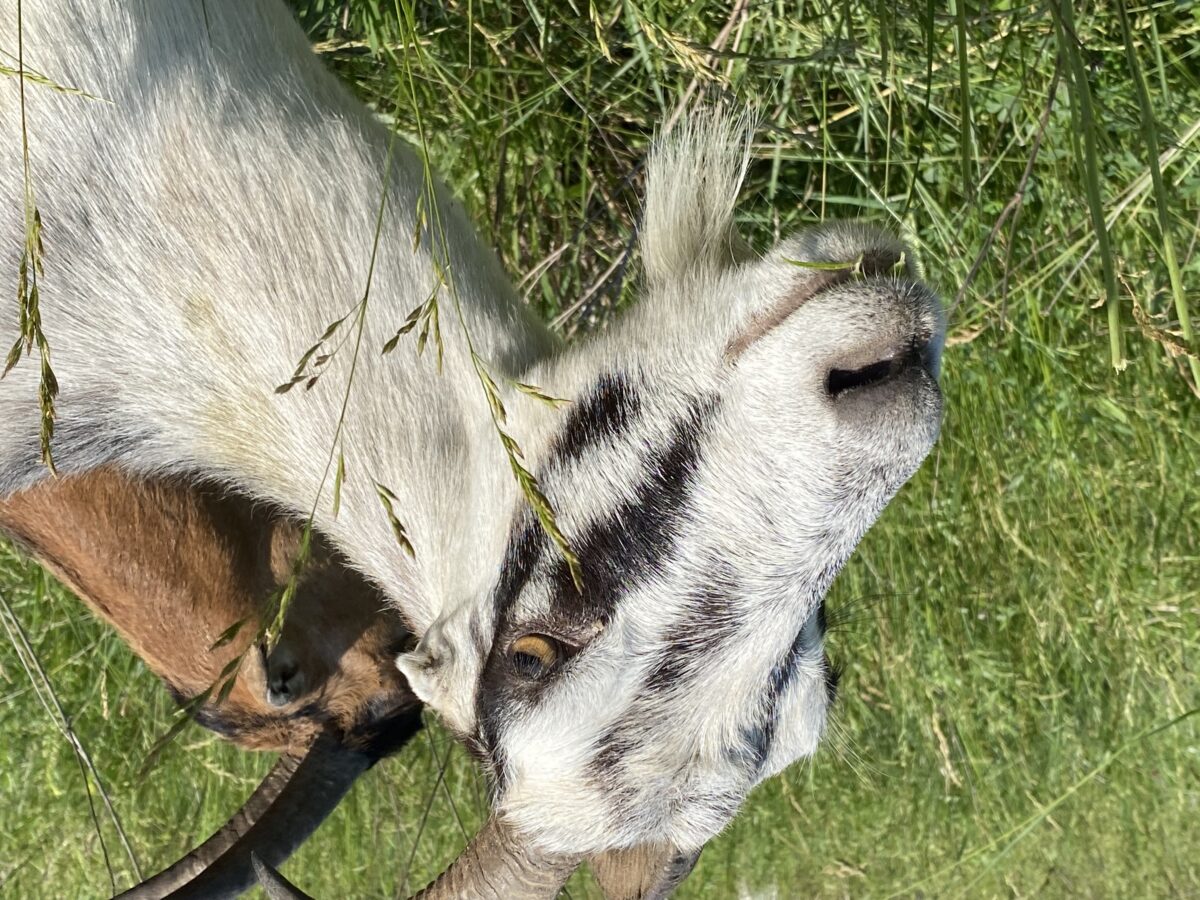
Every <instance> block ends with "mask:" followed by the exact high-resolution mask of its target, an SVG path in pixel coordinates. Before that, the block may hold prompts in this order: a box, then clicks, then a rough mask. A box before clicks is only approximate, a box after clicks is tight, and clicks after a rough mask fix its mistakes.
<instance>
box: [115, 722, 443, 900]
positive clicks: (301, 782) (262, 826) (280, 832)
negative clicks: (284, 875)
mask: <svg viewBox="0 0 1200 900" xmlns="http://www.w3.org/2000/svg"><path fill="white" fill-rule="evenodd" d="M419 727H420V717H419V714H417V715H414V716H413V720H412V729H411V731H412V732H413V733H415V732H416V731H417V729H418V728H419ZM378 758H379V757H378V755H376V754H372V753H367V752H362V751H359V750H352V749H350V748H348V747H346V746H344V745H343V744H341V743H340V742H339V741H338V740H337V739H335V738H334V737H332V736H331V735H325V734H323V735H321V736H319V737H318V738H317V739H316V740H315V741H314V742H313V744H312V746H311V747H310V748H309V750H308V752H307V753H305V755H304V756H303V757H301V758H298V757H294V756H284V757H282V758H280V760H279V762H277V763H276V764H275V766H274V768H272V769H271V771H270V772H269V773H268V774H267V776H266V778H264V779H263V781H262V783H261V784H260V785H259V786H258V788H257V789H255V791H254V793H253V794H252V795H251V796H250V798H249V799H248V800H247V801H246V802H245V804H243V806H242V808H241V809H239V810H238V811H237V812H236V813H235V814H234V815H233V817H232V818H231V819H230V820H229V821H228V822H227V823H226V824H225V825H224V826H222V827H221V828H220V829H219V830H218V831H217V832H216V833H215V834H213V836H212V837H210V838H209V839H208V840H207V841H205V842H204V843H203V844H201V845H200V846H199V847H197V848H196V849H195V850H193V851H192V852H190V853H189V854H187V855H186V856H185V857H183V858H182V859H181V860H179V861H178V862H177V863H175V864H174V865H172V866H170V867H168V868H167V869H164V870H163V871H162V872H160V873H158V874H157V875H155V876H153V877H152V878H150V879H148V880H147V881H143V882H142V883H141V884H139V885H136V886H135V887H133V888H130V889H129V890H128V891H126V892H125V893H123V894H120V895H119V898H118V900H163V898H171V900H195V898H206V900H219V898H231V897H236V896H238V895H239V894H241V893H242V892H243V891H245V890H247V889H248V888H250V887H251V886H252V885H253V884H254V878H255V873H254V869H253V867H252V863H251V859H250V857H251V854H252V853H253V854H256V855H258V856H259V857H261V858H262V859H263V860H265V861H266V862H268V863H273V864H275V865H280V864H282V863H283V861H284V860H286V859H287V858H288V857H289V856H290V855H291V854H292V853H293V852H295V850H296V848H298V847H299V846H300V845H301V844H302V843H304V841H305V840H306V839H307V838H308V836H309V835H310V834H312V833H313V831H314V830H316V828H317V826H318V825H320V824H321V823H322V822H323V821H324V820H325V818H326V817H327V816H328V815H329V814H330V813H331V812H333V810H334V808H335V807H336V806H337V805H338V802H339V801H340V800H341V799H342V797H344V796H345V795H346V792H347V791H349V790H350V787H351V786H352V785H353V784H354V782H355V781H356V780H357V779H358V777H359V776H360V775H362V774H363V772H365V771H367V769H369V768H370V767H371V766H372V765H374V764H375V762H376V761H377V760H378Z"/></svg>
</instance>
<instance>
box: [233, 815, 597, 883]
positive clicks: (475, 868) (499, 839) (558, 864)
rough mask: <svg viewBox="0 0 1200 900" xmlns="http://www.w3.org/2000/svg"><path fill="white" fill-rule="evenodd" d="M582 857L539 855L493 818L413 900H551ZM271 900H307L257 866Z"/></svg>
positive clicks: (264, 866) (266, 868)
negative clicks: (448, 866)
mask: <svg viewBox="0 0 1200 900" xmlns="http://www.w3.org/2000/svg"><path fill="white" fill-rule="evenodd" d="M582 859H583V857H582V856H571V855H560V854H552V853H543V852H540V851H538V850H536V849H534V848H532V847H530V846H528V845H527V844H526V843H524V842H522V841H520V839H519V838H518V837H517V836H516V835H514V834H513V832H512V830H511V829H510V828H509V827H508V826H507V825H505V824H504V823H503V822H502V821H501V820H500V819H498V818H496V817H494V816H493V817H492V818H490V819H488V821H487V823H486V824H485V825H484V826H483V827H482V828H480V829H479V832H478V833H477V834H476V835H475V837H474V838H473V839H472V840H471V843H470V844H468V845H467V847H466V849H464V850H463V852H462V853H461V854H459V856H458V859H456V860H455V861H454V862H453V863H451V865H450V868H448V869H447V870H446V871H445V872H443V873H442V875H441V876H440V877H439V878H438V879H437V880H436V881H434V882H433V884H431V885H429V887H427V888H425V889H424V890H422V891H419V892H417V893H416V894H414V895H413V900H553V898H555V897H557V896H558V892H559V890H560V889H561V888H562V886H563V885H564V884H566V881H567V879H568V878H570V877H571V873H572V872H574V871H575V869H576V868H577V867H578V865H579V863H580V862H581V861H582ZM255 868H256V870H257V871H258V878H259V883H260V884H261V885H262V886H263V890H265V891H266V894H267V897H269V898H270V900H311V898H310V897H309V896H308V894H306V893H304V892H303V891H301V890H300V889H299V888H297V887H296V886H295V885H293V884H291V883H290V882H289V881H288V880H287V879H286V878H284V877H283V876H282V875H280V874H279V873H278V872H276V871H275V870H274V869H273V868H272V867H271V866H269V865H267V864H266V863H264V862H259V863H258V864H257V865H256V866H255Z"/></svg>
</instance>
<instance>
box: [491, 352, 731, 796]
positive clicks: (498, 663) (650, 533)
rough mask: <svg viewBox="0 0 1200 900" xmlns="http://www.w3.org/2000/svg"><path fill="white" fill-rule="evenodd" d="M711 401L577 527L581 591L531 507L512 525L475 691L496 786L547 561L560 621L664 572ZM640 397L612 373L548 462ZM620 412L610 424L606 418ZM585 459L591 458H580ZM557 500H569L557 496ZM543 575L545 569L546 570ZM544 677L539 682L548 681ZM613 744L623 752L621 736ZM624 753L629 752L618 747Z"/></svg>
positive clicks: (523, 688)
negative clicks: (595, 517)
mask: <svg viewBox="0 0 1200 900" xmlns="http://www.w3.org/2000/svg"><path fill="white" fill-rule="evenodd" d="M714 405H715V404H714V402H713V401H712V400H707V399H706V400H697V401H693V402H692V403H691V404H690V406H689V408H688V410H687V413H686V414H685V415H684V416H682V417H680V418H679V419H677V420H676V421H675V422H674V423H673V426H672V428H671V430H670V436H669V439H668V440H667V442H666V443H665V444H664V445H663V446H662V447H660V448H657V449H655V450H654V451H652V452H650V453H649V454H647V455H646V456H645V458H644V459H643V461H642V465H641V467H640V468H641V472H642V479H641V481H640V482H639V483H638V485H637V486H636V488H635V490H634V492H633V497H632V498H631V499H630V500H628V501H626V502H624V503H621V504H620V505H619V506H618V507H617V508H616V509H614V510H613V511H612V512H610V513H609V514H608V515H607V516H605V517H604V518H603V519H602V520H601V521H600V522H598V523H596V524H595V525H593V526H592V527H591V528H589V529H588V530H587V531H586V532H585V533H584V534H583V535H582V536H580V537H575V536H573V535H568V539H569V540H570V541H571V546H572V550H573V551H574V552H575V555H576V556H577V557H578V559H579V565H580V569H581V573H582V576H583V579H582V580H583V591H582V593H581V592H580V591H579V590H577V589H576V587H575V583H574V581H573V579H572V578H571V573H570V569H569V568H568V566H567V563H566V561H565V560H563V559H562V558H561V556H559V554H558V553H557V552H556V551H555V549H554V547H553V545H552V544H551V543H550V541H549V538H548V537H547V536H546V534H545V532H544V531H543V529H542V528H541V525H540V524H539V523H538V521H537V519H536V517H535V516H534V515H533V513H532V512H531V511H530V510H528V509H527V508H526V509H525V510H524V511H523V512H522V513H521V514H520V516H519V518H518V519H517V521H516V524H514V526H513V532H512V535H511V537H510V539H509V544H508V547H507V549H506V550H505V556H504V563H503V566H502V570H501V574H500V581H499V583H498V584H497V585H496V588H495V592H494V594H493V604H494V608H493V611H494V620H493V621H494V623H495V629H494V632H493V637H492V646H491V649H490V651H489V652H488V657H487V662H486V663H485V665H484V668H483V672H482V674H481V676H480V683H479V689H478V691H477V694H476V716H477V723H478V725H477V732H476V735H475V739H476V741H477V743H478V746H479V748H480V750H481V751H482V752H483V755H484V756H485V757H486V758H487V759H489V760H490V761H491V763H492V774H493V784H494V787H495V789H496V791H497V792H498V793H499V792H502V791H503V790H504V786H505V783H506V781H507V772H506V765H505V761H504V759H503V748H502V747H501V746H500V739H499V738H500V734H501V731H502V727H501V726H502V722H503V719H504V717H505V716H507V715H510V714H511V711H512V707H513V704H514V703H528V702H533V701H534V700H535V696H536V695H531V694H530V692H529V690H528V685H525V684H517V683H515V682H514V681H513V676H512V675H511V673H510V672H509V666H508V665H507V661H506V659H505V654H504V645H505V643H506V641H508V640H509V639H510V638H512V637H514V636H515V632H516V630H517V629H516V626H517V622H516V621H515V619H516V611H517V610H518V609H519V600H520V597H521V594H522V593H523V592H524V591H525V590H526V589H527V588H528V587H529V584H530V582H531V581H532V580H533V579H534V578H535V576H536V575H537V573H538V572H539V570H541V568H542V566H543V565H547V564H548V565H549V573H548V577H549V595H550V610H549V615H548V618H549V619H550V621H551V622H553V621H554V620H555V619H560V620H561V621H563V622H564V623H569V624H571V625H591V624H594V623H597V622H599V623H601V625H606V624H607V623H608V622H609V621H610V620H611V618H612V615H613V613H614V611H615V610H616V608H617V605H618V604H619V602H620V600H621V598H623V597H624V596H626V595H627V594H628V593H629V592H630V591H631V590H633V589H634V588H636V587H637V586H639V585H641V584H643V583H645V582H646V581H647V580H649V579H650V578H652V577H654V575H655V574H657V573H659V572H660V571H661V570H662V563H663V561H664V559H666V558H667V556H668V555H669V553H670V550H671V548H672V546H673V545H674V541H675V536H676V534H677V533H678V531H679V529H680V527H681V526H682V524H683V522H684V520H685V518H686V516H687V511H688V499H689V497H690V495H691V491H692V486H693V484H694V481H695V476H696V472H697V471H698V468H699V459H700V449H701V447H700V438H701V436H702V434H703V430H704V426H705V422H706V420H707V418H708V415H709V413H710V412H711V410H712V409H713V407H714ZM638 409H639V404H638V401H637V398H636V395H635V394H634V393H633V392H632V391H631V390H630V389H629V387H628V385H627V384H626V383H625V382H624V380H623V379H622V378H621V377H619V376H605V378H602V379H601V380H600V382H598V384H597V388H596V389H595V390H594V391H593V392H592V393H591V394H590V395H589V397H588V399H586V400H584V401H582V402H581V403H580V406H579V411H578V412H577V414H576V415H575V416H574V417H573V418H571V419H570V420H569V421H568V422H567V423H566V424H565V425H564V428H563V431H562V432H561V433H560V436H559V438H558V439H556V441H555V442H554V445H553V447H552V453H551V456H550V458H549V459H548V460H547V463H546V467H545V470H546V471H548V472H549V473H550V474H551V475H553V473H554V471H555V470H554V466H556V465H561V463H562V462H563V461H564V460H566V459H569V458H572V456H573V454H583V453H584V452H585V450H586V449H587V448H588V447H592V446H594V445H595V444H597V443H598V442H600V441H603V440H611V439H613V438H615V437H617V436H618V435H620V434H621V433H622V432H624V431H625V430H627V429H628V427H629V425H630V423H631V420H632V418H633V417H634V416H635V415H636V412H637V410H638ZM610 414H611V416H612V417H613V421H612V422H611V423H610V424H604V420H605V417H607V416H609V415H610ZM580 459H586V457H583V456H581V457H580ZM555 499H556V502H560V503H561V502H569V499H568V500H566V501H563V500H559V499H558V498H555ZM537 577H538V579H539V580H540V577H541V576H537ZM544 687H545V685H544V684H543V685H541V686H540V688H539V689H544ZM612 749H614V750H617V747H616V745H615V743H614V744H613V748H612ZM613 755H615V756H616V757H618V758H619V757H620V756H621V755H622V754H621V753H620V752H619V750H617V752H616V753H615V754H613Z"/></svg>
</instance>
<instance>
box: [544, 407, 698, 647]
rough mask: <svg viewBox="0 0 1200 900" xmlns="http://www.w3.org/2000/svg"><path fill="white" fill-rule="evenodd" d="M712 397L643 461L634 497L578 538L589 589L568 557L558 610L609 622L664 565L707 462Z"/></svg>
mask: <svg viewBox="0 0 1200 900" xmlns="http://www.w3.org/2000/svg"><path fill="white" fill-rule="evenodd" d="M714 405H715V404H714V402H713V401H712V400H708V399H706V400H696V401H693V402H692V403H691V405H690V408H689V409H688V411H687V414H686V415H684V416H683V417H681V418H679V419H677V420H675V422H674V424H673V425H672V428H671V435H670V438H669V440H668V441H667V443H666V445H665V446H663V447H660V448H658V449H656V450H654V451H652V452H651V453H650V454H648V455H647V456H646V458H645V459H644V460H643V463H642V466H641V469H642V473H643V476H642V480H641V482H640V483H639V484H638V486H637V488H636V489H635V490H634V493H633V498H632V499H630V500H628V501H626V502H624V503H621V504H620V505H619V506H617V508H616V509H614V510H613V511H612V512H611V513H609V514H608V515H607V516H605V517H604V518H603V519H602V520H601V521H600V522H598V523H596V524H595V525H594V526H592V527H591V528H590V529H589V530H588V531H587V532H585V533H584V535H583V536H582V538H579V539H577V540H574V541H573V542H572V543H573V547H572V549H573V550H574V551H575V555H576V556H577V557H578V559H579V567H580V570H581V572H582V575H583V591H582V593H581V592H579V591H577V590H576V588H575V584H574V582H573V581H572V579H571V571H570V568H569V567H568V566H567V563H566V561H565V560H562V559H559V560H557V561H556V562H555V565H554V569H553V570H552V572H551V592H552V594H551V596H552V600H551V603H552V610H553V612H561V613H565V614H567V615H571V616H573V617H577V618H579V619H581V620H591V621H599V622H600V623H602V624H605V625H607V624H608V622H609V621H610V620H611V619H612V616H613V613H614V612H615V611H616V608H617V606H618V604H619V603H620V601H621V599H622V598H623V597H624V596H625V595H627V594H628V593H629V592H630V591H632V590H634V589H635V588H637V587H639V586H640V585H642V584H644V583H645V582H647V581H648V580H650V579H651V578H652V577H654V576H655V575H656V574H659V573H660V572H661V571H662V568H663V562H664V560H666V559H667V558H668V557H669V556H670V551H671V548H672V546H673V545H674V542H675V536H676V535H677V534H678V532H679V529H680V527H681V526H682V525H683V523H684V520H685V519H686V517H687V513H688V501H689V498H690V497H691V492H692V487H693V484H694V483H695V478H696V472H697V470H698V468H699V461H700V438H701V436H702V434H703V431H704V426H705V422H706V420H707V419H708V417H709V414H710V413H711V411H712V409H713V407H714Z"/></svg>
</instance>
